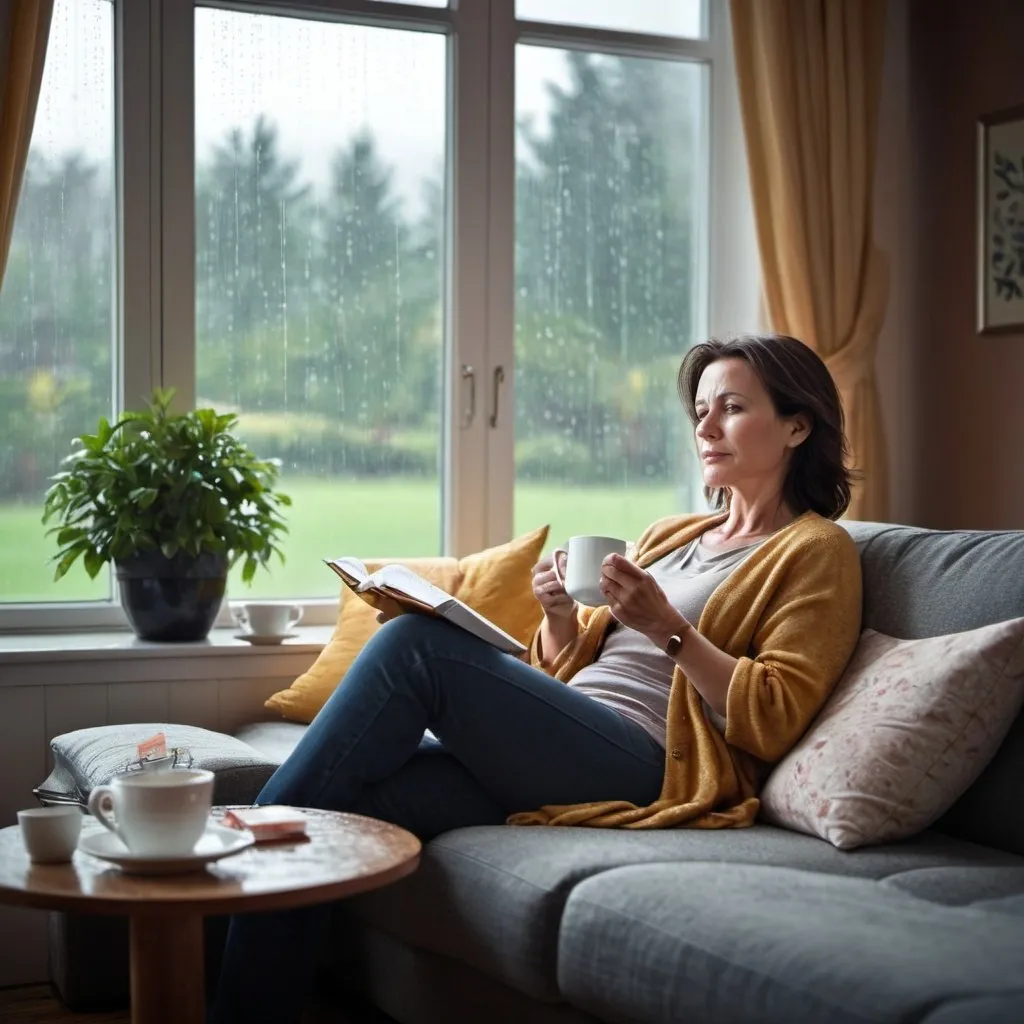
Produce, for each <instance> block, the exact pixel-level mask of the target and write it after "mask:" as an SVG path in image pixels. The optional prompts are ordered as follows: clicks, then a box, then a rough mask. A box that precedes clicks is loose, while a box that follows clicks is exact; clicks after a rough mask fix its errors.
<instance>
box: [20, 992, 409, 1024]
mask: <svg viewBox="0 0 1024 1024" xmlns="http://www.w3.org/2000/svg"><path fill="white" fill-rule="evenodd" d="M0 1021H3V1024H131V1014H130V1013H129V1012H128V1011H127V1010H114V1011H110V1012H106V1013H103V1012H101V1013H72V1012H71V1011H70V1010H68V1009H66V1008H65V1007H64V1005H63V1004H62V1003H61V1001H60V1000H59V999H58V998H57V997H56V995H55V994H54V992H53V990H52V989H51V988H50V986H49V985H19V986H18V987H16V988H0ZM303 1024H394V1022H393V1021H392V1019H391V1018H390V1017H387V1016H385V1015H384V1014H382V1013H380V1012H379V1011H376V1010H372V1009H369V1008H365V1007H364V1008H362V1009H361V1010H356V1012H355V1014H354V1015H348V1014H346V1015H345V1016H342V1015H341V1014H340V1012H339V1010H338V1009H337V1007H331V1008H317V1007H310V1008H309V1010H307V1012H306V1015H305V1016H304V1018H303Z"/></svg>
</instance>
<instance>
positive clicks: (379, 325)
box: [195, 8, 446, 597]
mask: <svg viewBox="0 0 1024 1024" xmlns="http://www.w3.org/2000/svg"><path fill="white" fill-rule="evenodd" d="M445 50H446V47H445V39H444V37H443V36H441V35H438V34H435V33H425V32H410V31H402V30H395V29H390V28H375V27H367V26H362V25H346V24H337V23H335V24H331V23H320V24H315V23H310V22H308V21H304V20H300V19H296V18H286V17H274V16H272V15H260V14H246V13H238V12H235V11H222V10H216V9H209V8H200V9H198V10H197V11H196V50H195V67H196V93H195V95H196V188H195V196H196V401H197V402H198V403H202V404H207V405H213V406H215V407H216V408H218V409H219V410H220V411H227V410H231V411H234V412H237V413H238V414H239V417H240V419H239V423H240V431H239V432H240V434H241V436H242V437H243V438H244V439H245V440H246V441H248V442H249V444H250V445H251V446H252V447H253V448H254V449H255V450H257V451H258V452H259V453H260V454H261V455H262V456H265V457H274V458H278V459H280V460H281V463H282V477H281V486H282V488H283V489H284V490H285V491H286V492H287V493H288V494H289V495H290V496H291V498H292V500H293V502H294V504H293V506H292V508H291V510H290V512H289V517H288V518H289V530H290V532H289V534H288V537H287V539H286V540H285V544H284V547H285V551H286V555H287V561H286V562H285V564H284V566H280V565H278V564H277V563H276V562H275V563H273V564H272V566H271V568H270V571H269V572H261V573H259V574H258V575H257V577H256V580H255V581H254V583H253V591H252V592H253V593H254V594H255V595H256V596H288V597H311V596H324V597H326V596H329V595H331V594H333V593H336V591H337V586H336V584H337V581H336V579H335V577H334V576H333V574H332V573H330V572H328V571H326V570H325V568H324V566H323V563H322V559H323V558H324V557H325V556H331V555H338V554H343V553H344V552H346V551H348V552H352V551H362V552H368V551H369V552H376V553H382V552H386V553H388V554H389V555H395V556H402V555H430V554H438V553H439V552H440V550H441V544H442V535H441V481H440V474H439V468H440V466H441V448H442V429H441V428H442V416H443V406H442V379H441V375H442V368H443V356H444V308H443V303H442V287H443V283H444V275H443V272H442V268H443V267H444V266H445V263H446V257H445V252H446V245H445V240H444V202H445V137H446V130H445V76H446V53H445ZM232 589H233V592H234V593H242V592H243V591H241V590H240V589H239V588H238V586H237V583H236V582H235V581H233V585H232Z"/></svg>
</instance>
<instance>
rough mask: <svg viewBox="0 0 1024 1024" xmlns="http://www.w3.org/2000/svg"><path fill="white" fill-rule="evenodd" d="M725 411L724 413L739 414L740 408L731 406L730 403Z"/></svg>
mask: <svg viewBox="0 0 1024 1024" xmlns="http://www.w3.org/2000/svg"><path fill="white" fill-rule="evenodd" d="M725 411H726V412H739V411H740V407H739V406H738V405H733V404H732V403H731V402H730V403H729V404H728V405H727V406H726V407H725Z"/></svg>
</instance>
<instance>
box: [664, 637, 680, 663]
mask: <svg viewBox="0 0 1024 1024" xmlns="http://www.w3.org/2000/svg"><path fill="white" fill-rule="evenodd" d="M682 646H683V638H682V637H681V636H680V635H679V634H678V633H673V634H672V636H670V637H669V638H668V641H667V643H666V644H665V653H666V654H667V655H668V656H669V657H670V658H674V657H675V656H676V655H677V654H678V653H679V648H680V647H682Z"/></svg>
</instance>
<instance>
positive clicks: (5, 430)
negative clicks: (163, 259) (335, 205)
mask: <svg viewBox="0 0 1024 1024" xmlns="http://www.w3.org/2000/svg"><path fill="white" fill-rule="evenodd" d="M113 15H114V9H113V5H112V4H111V3H110V2H109V0H57V3H56V5H55V7H54V12H53V21H52V23H51V29H50V42H49V47H48V49H47V57H46V66H45V69H44V72H43V81H42V87H41V89H40V94H39V103H38V107H37V112H36V120H35V125H34V128H33V132H32V142H31V146H30V149H29V155H28V162H27V165H26V169H25V177H24V181H23V184H22V188H21V197H20V200H19V202H18V209H17V213H16V216H15V222H14V231H13V236H12V239H11V248H10V253H9V255H8V261H7V271H6V273H5V275H4V280H3V288H2V290H0V424H2V426H0V433H2V435H3V442H2V444H0V538H2V545H3V563H4V571H3V573H0V601H2V602H43V601H105V600H109V598H110V593H111V587H110V579H109V577H108V576H105V575H101V576H99V577H97V579H95V580H90V579H89V577H88V576H87V575H86V573H85V570H84V569H83V568H82V567H81V565H76V566H75V568H74V570H73V571H72V572H71V573H69V574H68V576H67V577H65V578H64V579H63V580H61V581H60V583H54V582H53V566H52V565H50V564H49V562H48V559H49V558H50V556H51V555H52V554H53V552H54V551H55V550H56V547H55V545H54V538H52V537H47V536H45V528H44V527H43V526H42V524H41V523H40V518H39V517H40V512H41V508H42V496H43V493H44V491H45V490H46V487H47V479H48V477H49V476H50V475H51V474H52V473H54V472H55V471H56V470H57V467H58V464H59V462H60V460H61V459H62V458H63V456H64V455H66V454H67V452H68V451H69V450H70V442H71V439H72V438H73V437H74V436H75V435H77V434H80V433H82V432H85V431H89V430H91V429H92V428H93V427H94V426H95V424H96V421H97V420H98V419H99V417H100V416H110V415H111V413H112V410H113V408H114V405H115V396H114V365H113V364H114V359H113V356H114V352H115V342H116V335H115V330H114V325H115V322H116V316H117V303H116V281H117V248H116V244H115V238H116V233H115V227H116V204H115V187H114V186H115V179H114V59H113V38H114V33H113Z"/></svg>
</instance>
